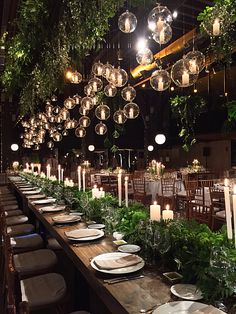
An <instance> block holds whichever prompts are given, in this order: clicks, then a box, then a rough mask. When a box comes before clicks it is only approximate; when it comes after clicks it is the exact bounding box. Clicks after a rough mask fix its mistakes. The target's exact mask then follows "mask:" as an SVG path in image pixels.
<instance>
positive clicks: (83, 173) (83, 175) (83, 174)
mask: <svg viewBox="0 0 236 314" xmlns="http://www.w3.org/2000/svg"><path fill="white" fill-rule="evenodd" d="M82 177H83V191H84V192H85V169H84V170H83V172H82Z"/></svg>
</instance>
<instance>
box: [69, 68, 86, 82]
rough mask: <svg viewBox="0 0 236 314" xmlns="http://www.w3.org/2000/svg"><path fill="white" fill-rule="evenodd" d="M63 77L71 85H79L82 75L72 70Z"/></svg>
mask: <svg viewBox="0 0 236 314" xmlns="http://www.w3.org/2000/svg"><path fill="white" fill-rule="evenodd" d="M65 77H66V79H67V80H68V81H69V82H70V83H72V84H79V83H80V82H81V81H82V79H83V77H82V75H81V74H80V73H79V72H78V71H72V70H67V71H66V75H65Z"/></svg>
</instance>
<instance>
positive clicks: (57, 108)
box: [53, 106, 61, 114]
mask: <svg viewBox="0 0 236 314" xmlns="http://www.w3.org/2000/svg"><path fill="white" fill-rule="evenodd" d="M60 110H61V107H60V106H56V107H54V110H53V111H54V113H55V114H58V113H59V112H60Z"/></svg>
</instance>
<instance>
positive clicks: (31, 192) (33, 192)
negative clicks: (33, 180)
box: [23, 190, 41, 195]
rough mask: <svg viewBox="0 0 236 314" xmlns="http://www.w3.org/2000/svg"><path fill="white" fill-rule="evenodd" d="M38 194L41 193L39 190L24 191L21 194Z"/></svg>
mask: <svg viewBox="0 0 236 314" xmlns="http://www.w3.org/2000/svg"><path fill="white" fill-rule="evenodd" d="M40 192H41V190H34V191H25V192H23V194H25V195H34V194H38V193H40Z"/></svg>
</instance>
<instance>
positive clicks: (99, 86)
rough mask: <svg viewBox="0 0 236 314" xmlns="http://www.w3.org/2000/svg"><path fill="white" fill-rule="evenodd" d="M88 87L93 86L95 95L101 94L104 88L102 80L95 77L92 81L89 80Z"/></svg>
mask: <svg viewBox="0 0 236 314" xmlns="http://www.w3.org/2000/svg"><path fill="white" fill-rule="evenodd" d="M88 85H90V86H92V91H93V92H94V93H97V92H99V91H100V90H101V89H102V87H103V83H102V80H100V78H98V77H94V78H92V79H91V80H89V82H88Z"/></svg>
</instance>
